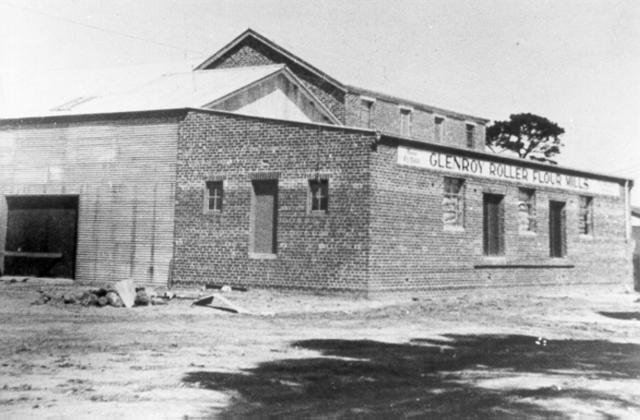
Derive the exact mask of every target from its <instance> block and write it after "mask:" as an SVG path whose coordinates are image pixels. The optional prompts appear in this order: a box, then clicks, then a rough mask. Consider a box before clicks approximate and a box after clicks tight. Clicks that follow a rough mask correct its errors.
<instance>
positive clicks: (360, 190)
mask: <svg viewBox="0 0 640 420" xmlns="http://www.w3.org/2000/svg"><path fill="white" fill-rule="evenodd" d="M194 73H195V74H194V75H187V77H185V78H182V77H181V76H177V77H171V78H165V79H163V80H161V81H160V82H159V84H155V85H154V84H152V85H151V88H149V87H146V88H145V89H147V90H143V91H136V92H133V93H127V94H126V95H125V96H123V97H122V98H120V99H119V98H118V97H116V98H106V99H103V100H102V102H100V101H101V99H98V100H96V101H95V102H93V103H92V102H91V101H88V102H86V103H82V104H79V106H77V107H75V108H74V107H73V106H71V107H70V109H66V110H65V112H63V113H49V114H47V115H40V116H22V117H14V118H4V119H1V120H0V156H2V158H0V159H2V166H1V167H0V196H2V197H1V199H0V249H3V250H4V252H3V254H2V257H1V258H2V261H1V262H2V267H3V271H4V272H5V273H6V274H11V275H53V276H64V277H73V278H75V279H77V280H78V281H81V282H108V281H117V280H121V279H123V278H133V279H134V280H135V281H136V282H137V283H139V284H150V285H156V286H165V285H169V286H172V285H182V286H187V285H196V284H197V285H201V284H207V283H215V284H231V285H246V286H258V287H282V288H297V289H312V290H335V291H338V290H341V291H352V292H361V293H367V292H378V291H387V290H413V289H432V290H435V289H452V288H473V287H520V286H541V285H566V284H588V283H625V282H631V281H632V263H631V245H630V244H631V242H630V234H629V232H630V225H629V216H628V215H629V201H628V194H629V190H630V188H631V186H632V183H631V181H630V180H627V179H623V178H619V177H613V176H608V175H604V174H596V173H591V172H587V171H580V170H575V169H569V168H563V167H559V166H551V165H546V164H541V163H537V162H534V161H526V160H521V159H513V158H507V157H504V156H498V155H494V154H490V153H486V152H485V151H484V142H485V141H484V136H485V125H486V123H487V120H485V119H482V118H478V117H473V116H469V115H464V114H460V113H456V112H453V111H448V110H444V109H439V108H436V107H431V106H428V105H425V104H420V103H416V102H412V101H407V100H403V99H401V98H396V97H393V96H390V95H386V94H380V93H376V92H374V91H371V90H365V89H362V88H357V87H353V86H348V85H344V84H342V83H340V82H338V81H336V80H335V79H333V78H331V77H330V76H328V75H326V74H324V73H323V72H321V71H320V70H318V69H316V68H315V67H313V66H311V65H310V64H308V63H306V62H304V61H303V60H302V59H300V58H298V57H296V56H294V55H293V54H291V53H290V52H288V51H286V50H284V49H283V48H281V47H279V46H278V45H276V44H274V43H273V42H271V41H270V40H268V39H266V38H264V37H263V36H261V35H260V34H257V33H255V32H254V31H251V30H248V31H246V32H245V33H243V34H241V35H240V36H239V37H238V38H236V39H235V40H233V41H232V42H230V43H229V44H228V45H226V46H225V47H223V48H222V49H221V50H220V51H218V52H217V53H216V54H214V55H213V56H212V57H211V58H209V59H207V60H206V61H205V62H203V63H202V64H201V65H200V66H199V67H198V68H197V69H196V71H195V72H194ZM194 79H197V84H198V87H199V90H198V89H194V86H193V85H188V86H186V87H185V86H183V85H182V83H194V82H193V80H194ZM184 80H187V81H188V82H184ZM167 86H170V87H171V90H168V92H169V91H170V92H174V91H175V90H176V89H178V90H180V89H184V91H188V92H193V91H198V92H199V95H200V94H201V93H203V92H204V95H200V96H198V97H197V98H194V97H192V96H190V97H189V98H188V100H187V99H185V98H184V97H182V96H180V97H177V96H175V97H173V98H169V99H166V98H167V97H168V96H171V95H158V92H162V89H165V88H167ZM176 86H177V87H176ZM149 89H153V91H152V92H149V91H148V90H149ZM181 92H182V91H181ZM158 96H163V97H164V98H165V99H163V100H164V101H165V102H163V103H159V102H157V100H156V99H154V100H156V102H154V101H153V100H151V99H150V98H152V99H153V98H157V97H158ZM114 104H115V105H114ZM119 104H120V105H121V106H119ZM132 104H136V106H133V105H132ZM127 107H129V109H128V108H127ZM114 109H116V110H117V111H114Z"/></svg>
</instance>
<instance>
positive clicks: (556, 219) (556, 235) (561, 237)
mask: <svg viewBox="0 0 640 420" xmlns="http://www.w3.org/2000/svg"><path fill="white" fill-rule="evenodd" d="M566 226H567V221H566V212H565V208H564V202H562V201H550V202H549V255H550V256H551V257H552V258H563V257H565V256H566V255H567V232H566Z"/></svg>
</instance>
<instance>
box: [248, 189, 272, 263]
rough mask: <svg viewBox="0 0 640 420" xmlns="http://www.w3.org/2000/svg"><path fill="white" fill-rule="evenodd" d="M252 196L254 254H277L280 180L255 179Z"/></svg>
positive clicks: (251, 248)
mask: <svg viewBox="0 0 640 420" xmlns="http://www.w3.org/2000/svg"><path fill="white" fill-rule="evenodd" d="M252 183H253V196H252V197H251V242H250V244H249V245H250V246H249V249H250V250H251V252H252V253H254V254H259V255H260V254H262V255H265V254H271V255H275V254H276V250H277V248H278V246H277V244H278V239H277V238H278V226H277V225H278V180H254V181H252Z"/></svg>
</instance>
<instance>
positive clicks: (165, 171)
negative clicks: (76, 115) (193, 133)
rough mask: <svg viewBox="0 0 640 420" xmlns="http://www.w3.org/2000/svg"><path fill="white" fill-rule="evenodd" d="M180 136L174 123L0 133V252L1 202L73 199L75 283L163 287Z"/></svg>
mask: <svg viewBox="0 0 640 420" xmlns="http://www.w3.org/2000/svg"><path fill="white" fill-rule="evenodd" d="M177 133H178V121H177V119H176V118H172V117H162V118H159V117H158V118H148V119H147V118H145V119H142V118H137V119H131V118H125V119H118V120H113V121H104V120H103V121H100V122H89V121H83V122H65V123H57V124H37V125H34V124H30V125H23V126H17V125H14V126H5V127H1V128H0V249H4V245H5V236H6V224H7V222H6V220H7V219H6V218H7V206H6V200H5V197H4V196H6V195H39V194H75V195H78V196H79V198H80V200H79V212H78V243H77V258H76V279H77V280H78V281H81V282H112V281H118V280H122V279H125V278H129V277H131V278H133V279H134V280H135V282H136V283H138V284H153V285H166V284H167V281H168V277H169V274H170V264H171V258H172V256H173V245H172V241H173V212H174V205H173V204H174V185H175V160H176V141H177ZM0 262H2V261H0Z"/></svg>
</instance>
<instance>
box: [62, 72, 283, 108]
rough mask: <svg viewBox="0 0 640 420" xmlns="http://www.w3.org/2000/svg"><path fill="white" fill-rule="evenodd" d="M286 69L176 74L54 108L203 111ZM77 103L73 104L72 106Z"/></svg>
mask: <svg viewBox="0 0 640 420" xmlns="http://www.w3.org/2000/svg"><path fill="white" fill-rule="evenodd" d="M283 69H284V66H283V65H273V66H258V67H242V68H233V69H219V70H213V71H212V70H207V71H190V72H185V73H173V74H167V75H164V76H162V77H160V78H158V79H155V80H152V81H151V82H149V83H146V84H144V85H142V86H139V87H136V88H133V89H131V90H129V91H126V92H121V93H113V94H109V95H105V96H100V97H96V98H92V99H90V100H87V101H80V102H79V103H78V104H77V105H76V106H71V107H69V106H68V104H69V103H67V104H64V105H67V106H66V107H64V106H59V107H56V108H53V109H52V111H59V112H53V114H56V115H57V114H63V113H64V114H98V113H108V112H131V111H146V110H150V109H155V110H159V109H174V108H186V107H202V106H204V105H206V104H208V103H211V102H213V101H215V100H216V99H219V98H221V97H224V96H227V95H229V94H231V93H233V92H235V91H237V90H239V89H242V88H244V87H246V86H247V85H252V84H255V83H257V82H259V81H261V80H264V79H265V78H268V77H270V76H272V75H274V74H276V73H278V72H280V71H282V70H283ZM72 102H73V101H71V103H72Z"/></svg>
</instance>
